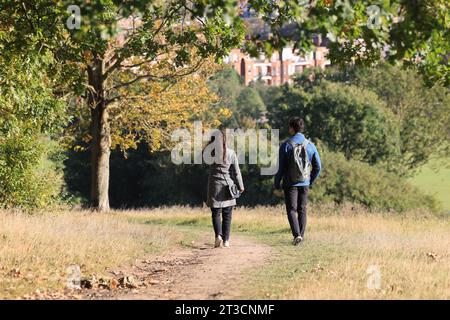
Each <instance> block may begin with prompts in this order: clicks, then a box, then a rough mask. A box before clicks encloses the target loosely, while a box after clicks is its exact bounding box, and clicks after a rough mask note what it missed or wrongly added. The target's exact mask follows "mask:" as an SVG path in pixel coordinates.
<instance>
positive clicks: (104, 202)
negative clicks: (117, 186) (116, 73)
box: [88, 59, 111, 212]
mask: <svg viewBox="0 0 450 320" xmlns="http://www.w3.org/2000/svg"><path fill="white" fill-rule="evenodd" d="M103 70H104V62H103V60H101V59H95V60H94V62H93V65H92V66H90V67H89V68H88V78H89V85H90V86H91V89H90V90H91V91H90V94H89V95H88V103H89V107H90V108H91V136H92V145H91V208H92V209H95V210H98V211H102V212H104V211H108V210H109V195H108V192H109V158H110V154H111V131H110V126H109V120H108V110H107V108H106V98H105V92H104V79H103Z"/></svg>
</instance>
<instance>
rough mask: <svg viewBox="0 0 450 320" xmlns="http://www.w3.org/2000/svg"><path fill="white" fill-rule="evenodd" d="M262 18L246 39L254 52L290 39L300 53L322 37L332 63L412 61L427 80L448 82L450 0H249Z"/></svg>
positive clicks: (249, 5) (282, 44) (268, 50)
mask: <svg viewBox="0 0 450 320" xmlns="http://www.w3.org/2000/svg"><path fill="white" fill-rule="evenodd" d="M247 9H248V10H253V11H254V12H255V13H256V15H258V16H259V17H260V18H261V19H262V20H263V22H264V23H265V26H266V27H267V28H266V31H265V32H259V33H258V32H255V33H251V34H250V35H249V37H248V41H247V43H246V48H247V50H248V51H249V52H250V53H251V54H252V55H254V56H257V55H258V54H259V52H260V51H264V52H266V53H268V54H272V52H273V51H274V50H277V51H278V52H279V53H280V52H281V51H282V48H284V47H285V46H286V45H288V44H289V45H291V46H292V47H293V48H294V49H295V50H298V51H299V52H300V53H306V52H308V51H311V49H312V48H313V47H314V42H315V41H316V40H317V37H318V38H319V40H320V39H321V40H323V41H325V42H326V43H327V48H328V50H329V52H328V55H327V58H328V59H330V60H331V64H336V65H340V66H344V65H347V64H349V63H350V64H361V65H368V64H373V63H375V62H377V61H379V60H380V59H381V58H385V59H387V60H388V61H390V62H397V61H404V62H405V65H410V66H416V67H418V68H419V70H421V72H422V73H423V74H424V76H425V80H426V81H427V83H428V84H430V85H431V84H433V83H442V84H444V85H448V84H449V82H450V77H449V74H450V73H449V66H448V53H449V51H450V32H449V30H450V19H449V12H450V3H449V2H448V1H446V0H437V1H431V0H429V1H428V0H427V1H407V0H394V1H381V0H380V1H372V0H363V1H349V0H342V1H341V0H338V1H333V0H324V1H296V0H286V1H260V0H254V1H252V0H249V1H247Z"/></svg>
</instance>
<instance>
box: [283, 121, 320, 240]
mask: <svg viewBox="0 0 450 320" xmlns="http://www.w3.org/2000/svg"><path fill="white" fill-rule="evenodd" d="M303 131H304V122H303V119H301V118H299V117H293V118H291V119H289V134H290V136H291V137H290V138H289V139H287V140H286V141H285V142H283V144H282V145H281V146H280V151H279V156H278V172H277V174H276V175H275V189H276V191H278V190H279V189H281V180H283V191H284V198H285V202H286V211H287V216H288V220H289V224H290V226H291V230H292V235H293V236H294V240H293V242H292V244H293V245H295V246H296V245H298V244H299V243H300V242H302V241H303V238H304V234H305V228H306V202H307V198H308V191H309V187H310V186H311V185H312V184H313V182H314V181H315V180H316V178H317V177H318V176H319V172H320V170H321V163H320V157H319V152H318V151H317V148H316V146H315V145H314V144H313V143H312V142H311V141H309V140H308V139H306V138H305V136H304V135H303V134H302V132H303ZM278 192H279V191H278Z"/></svg>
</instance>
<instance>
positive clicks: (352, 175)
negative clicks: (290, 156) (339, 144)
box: [311, 148, 440, 212]
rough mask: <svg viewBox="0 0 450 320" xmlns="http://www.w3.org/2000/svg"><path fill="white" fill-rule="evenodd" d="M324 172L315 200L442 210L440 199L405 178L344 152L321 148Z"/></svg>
mask: <svg viewBox="0 0 450 320" xmlns="http://www.w3.org/2000/svg"><path fill="white" fill-rule="evenodd" d="M320 153H321V158H322V164H323V168H324V169H323V172H322V173H321V175H320V177H319V179H318V180H317V183H316V184H315V185H314V186H313V188H312V190H311V200H312V201H314V202H329V201H332V202H336V203H339V204H342V203H345V202H353V203H358V204H362V205H364V206H366V207H367V208H369V209H375V210H395V211H397V212H402V211H406V210H410V209H416V208H428V209H430V210H432V211H434V212H436V211H438V210H439V208H440V207H439V205H438V203H437V201H436V200H435V199H434V198H433V197H431V196H429V195H426V194H423V192H421V191H419V190H418V189H416V188H415V187H413V186H412V185H410V184H409V183H408V182H407V181H406V180H405V179H404V178H401V177H398V176H396V175H394V174H392V173H389V172H387V171H386V170H384V169H383V168H380V167H377V166H371V165H369V164H367V163H364V162H361V161H357V160H347V159H346V158H345V157H344V155H343V154H341V153H338V152H332V151H329V150H327V149H326V148H321V152H320Z"/></svg>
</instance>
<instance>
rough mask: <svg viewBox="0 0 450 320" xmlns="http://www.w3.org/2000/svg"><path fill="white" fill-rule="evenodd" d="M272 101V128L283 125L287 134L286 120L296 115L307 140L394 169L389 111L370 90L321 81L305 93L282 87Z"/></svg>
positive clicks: (394, 137) (394, 141)
mask: <svg viewBox="0 0 450 320" xmlns="http://www.w3.org/2000/svg"><path fill="white" fill-rule="evenodd" d="M275 104H276V105H277V108H276V109H275V108H272V109H275V110H276V111H275V112H274V113H273V114H272V117H271V120H272V127H274V128H284V131H282V133H283V134H286V135H287V132H286V123H285V122H286V119H288V118H289V117H290V116H294V115H295V116H300V117H302V118H304V119H305V127H306V129H305V132H306V135H307V136H308V137H309V138H310V139H313V140H317V139H320V140H321V141H322V142H324V143H325V144H326V145H327V146H328V147H330V149H332V150H333V151H340V152H343V153H344V155H345V156H346V158H347V159H355V160H362V161H366V162H369V163H371V164H375V163H389V168H390V169H392V170H394V169H395V168H396V161H398V157H397V156H396V155H397V150H398V146H397V145H398V143H397V140H398V135H397V131H396V130H395V129H396V128H395V126H394V124H393V123H392V119H391V118H392V115H391V113H390V111H389V110H387V108H386V107H385V105H384V103H383V102H382V101H381V100H380V99H379V98H378V97H377V95H376V94H374V93H373V92H370V91H368V90H364V89H360V88H358V87H356V86H351V85H346V84H341V83H332V82H327V81H322V82H321V83H320V85H318V86H316V87H314V88H313V89H311V91H309V92H305V91H304V90H303V89H301V88H296V87H290V88H286V89H285V92H284V95H283V96H282V97H281V98H280V99H278V100H276V101H275ZM279 119H280V120H279Z"/></svg>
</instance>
